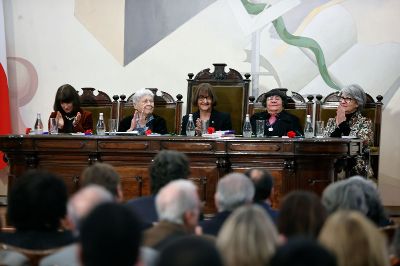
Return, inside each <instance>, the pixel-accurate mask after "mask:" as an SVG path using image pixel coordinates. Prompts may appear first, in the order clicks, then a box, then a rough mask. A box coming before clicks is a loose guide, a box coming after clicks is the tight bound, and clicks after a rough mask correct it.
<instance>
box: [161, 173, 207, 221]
mask: <svg viewBox="0 0 400 266" xmlns="http://www.w3.org/2000/svg"><path fill="white" fill-rule="evenodd" d="M199 204H200V202H199V198H198V195H197V188H196V186H195V185H194V184H193V183H192V182H191V181H189V180H183V179H181V180H174V181H171V182H170V183H169V184H168V185H166V186H165V187H163V188H162V189H161V190H160V192H159V193H158V194H157V196H156V209H157V214H158V217H159V220H160V221H169V222H173V223H178V224H183V222H184V219H183V218H184V217H183V216H184V214H185V212H187V211H199Z"/></svg>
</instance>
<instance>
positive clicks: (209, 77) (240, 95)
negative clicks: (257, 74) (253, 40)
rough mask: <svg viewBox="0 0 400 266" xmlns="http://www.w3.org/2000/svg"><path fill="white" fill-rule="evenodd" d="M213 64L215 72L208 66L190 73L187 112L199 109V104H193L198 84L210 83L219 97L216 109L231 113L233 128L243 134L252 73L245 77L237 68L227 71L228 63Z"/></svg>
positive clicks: (237, 132)
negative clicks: (197, 71)
mask: <svg viewBox="0 0 400 266" xmlns="http://www.w3.org/2000/svg"><path fill="white" fill-rule="evenodd" d="M213 65H214V72H210V68H206V69H203V70H202V71H200V72H199V73H197V74H196V76H194V74H193V73H189V74H188V77H189V78H188V79H187V82H188V90H187V105H186V113H187V114H188V113H193V112H195V111H197V106H194V105H192V98H193V96H194V93H195V91H196V89H197V86H198V85H199V84H200V83H210V84H211V85H212V86H213V87H214V93H215V95H216V96H217V98H218V100H217V106H216V107H215V109H217V110H218V111H221V112H227V113H230V115H231V120H232V127H233V130H235V132H236V134H241V132H242V126H243V122H244V119H245V117H246V113H247V105H248V102H247V99H248V95H249V85H250V79H249V78H250V74H245V75H244V76H245V79H243V77H242V75H241V74H240V73H239V72H238V71H236V70H235V69H232V68H229V71H228V72H225V67H226V64H213ZM193 77H194V78H193Z"/></svg>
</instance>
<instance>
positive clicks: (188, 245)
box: [157, 235, 223, 266]
mask: <svg viewBox="0 0 400 266" xmlns="http://www.w3.org/2000/svg"><path fill="white" fill-rule="evenodd" d="M187 265H191V266H204V265H210V266H211V265H212V266H222V265H223V263H222V259H221V256H220V254H219V252H218V250H217V248H216V247H215V245H214V243H212V242H211V241H210V240H209V239H206V238H202V237H199V236H194V235H192V236H184V237H181V238H179V239H177V240H175V241H172V242H171V243H170V244H168V245H167V246H166V247H165V248H164V249H163V250H162V251H161V253H160V257H159V259H158V263H157V266H187Z"/></svg>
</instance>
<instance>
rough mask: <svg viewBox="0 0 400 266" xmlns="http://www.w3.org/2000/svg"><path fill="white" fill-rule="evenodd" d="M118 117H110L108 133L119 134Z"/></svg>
mask: <svg viewBox="0 0 400 266" xmlns="http://www.w3.org/2000/svg"><path fill="white" fill-rule="evenodd" d="M117 125H118V124H117V119H109V120H108V134H109V135H116V134H117Z"/></svg>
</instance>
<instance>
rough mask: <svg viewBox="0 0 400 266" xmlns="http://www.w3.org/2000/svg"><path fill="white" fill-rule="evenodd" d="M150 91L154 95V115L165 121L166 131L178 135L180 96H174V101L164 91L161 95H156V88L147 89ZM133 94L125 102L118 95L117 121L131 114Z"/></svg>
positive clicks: (180, 119)
mask: <svg viewBox="0 0 400 266" xmlns="http://www.w3.org/2000/svg"><path fill="white" fill-rule="evenodd" d="M147 89H149V90H151V91H152V92H153V94H154V112H153V113H154V114H156V115H159V116H161V117H162V118H164V119H165V121H166V123H167V130H168V132H170V133H173V134H180V131H181V123H182V104H183V101H182V98H183V96H182V95H181V94H178V95H177V96H176V99H177V100H176V101H175V100H174V98H173V97H172V96H171V95H170V94H168V93H166V92H165V91H160V92H161V95H157V91H158V89H157V88H147ZM134 94H135V93H133V94H131V95H130V96H129V97H128V99H127V100H125V99H126V96H125V95H120V101H119V121H121V120H122V119H123V118H124V117H126V116H129V115H132V114H133V103H132V97H133V95H134Z"/></svg>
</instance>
